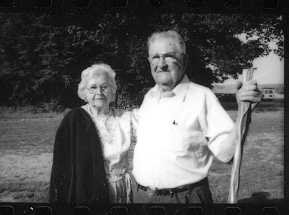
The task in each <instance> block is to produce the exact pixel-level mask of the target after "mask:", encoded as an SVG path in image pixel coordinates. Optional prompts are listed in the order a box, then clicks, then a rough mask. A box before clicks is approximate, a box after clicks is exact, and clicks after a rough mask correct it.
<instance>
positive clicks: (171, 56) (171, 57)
mask: <svg viewBox="0 0 289 215" xmlns="http://www.w3.org/2000/svg"><path fill="white" fill-rule="evenodd" d="M183 55H184V54H182V53H166V54H156V55H153V56H149V57H148V59H149V60H150V61H151V62H153V63H158V62H160V61H161V60H163V61H165V62H173V61H179V60H180V59H181V58H182V57H183Z"/></svg>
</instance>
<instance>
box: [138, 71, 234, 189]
mask: <svg viewBox="0 0 289 215" xmlns="http://www.w3.org/2000/svg"><path fill="white" fill-rule="evenodd" d="M136 115H137V116H136V118H137V121H138V123H137V124H138V125H137V143H136V146H135V150H134V157H133V175H134V177H135V179H136V181H137V182H138V183H139V184H141V185H143V186H148V187H151V188H152V189H154V188H159V189H161V188H174V187H177V186H181V185H185V184H190V183H194V182H198V181H200V180H201V179H203V178H205V177H207V175H208V171H209V168H210V166H211V164H212V161H213V157H214V156H216V157H217V158H218V159H219V160H221V161H224V162H226V161H229V160H230V159H231V158H232V156H233V154H234V149H235V143H234V142H231V143H228V141H224V140H225V139H226V138H227V137H228V135H229V133H230V132H231V131H232V129H233V127H234V123H233V121H232V120H231V118H230V117H229V115H228V114H227V113H226V111H225V110H224V109H223V107H222V106H221V104H220V103H219V101H218V99H217V98H216V96H215V95H214V93H213V92H212V91H211V90H210V89H208V88H206V87H203V86H201V85H198V84H195V83H192V82H191V81H190V80H189V79H188V78H187V76H185V77H184V79H183V80H182V81H181V82H180V83H179V84H178V85H177V86H176V87H175V88H174V89H173V90H172V92H171V93H168V94H167V95H166V96H165V97H164V96H163V95H162V94H161V92H160V90H159V87H158V86H157V85H156V86H155V87H153V88H152V89H151V90H149V92H148V93H147V94H146V95H145V97H144V100H143V103H142V105H141V107H140V109H139V110H138V112H137V113H136Z"/></svg>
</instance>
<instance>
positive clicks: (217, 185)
mask: <svg viewBox="0 0 289 215" xmlns="http://www.w3.org/2000/svg"><path fill="white" fill-rule="evenodd" d="M229 114H230V115H231V116H232V118H233V119H234V118H235V114H236V113H235V111H229ZM62 117H63V114H61V113H60V114H57V113H33V114H32V113H31V112H29V111H28V112H25V111H12V110H2V109H1V110H0V201H2V202H3V201H4V202H6V201H8V202H14V201H15V202H26V201H29V202H47V193H48V182H49V176H50V168H51V159H52V149H53V141H54V135H55V131H56V128H57V126H58V124H59V122H60V120H61V119H62ZM283 119H284V117H283V109H282V108H281V109H277V110H269V111H264V110H262V111H258V109H257V111H256V112H254V113H253V116H252V121H253V122H252V124H251V128H250V132H249V135H248V137H247V144H246V145H245V149H244V157H243V165H242V169H241V183H240V192H239V197H238V199H243V200H244V199H248V198H251V197H254V198H255V197H256V196H257V197H258V196H259V198H268V199H280V198H283V154H284V153H283V152H284V150H283V145H284V138H283V137H284V134H283ZM230 172H231V165H229V164H223V163H220V162H218V161H217V160H215V162H214V164H213V166H212V168H211V171H210V175H209V180H210V186H211V190H212V192H213V198H214V201H215V202H225V201H226V199H227V196H228V188H229V180H230Z"/></svg>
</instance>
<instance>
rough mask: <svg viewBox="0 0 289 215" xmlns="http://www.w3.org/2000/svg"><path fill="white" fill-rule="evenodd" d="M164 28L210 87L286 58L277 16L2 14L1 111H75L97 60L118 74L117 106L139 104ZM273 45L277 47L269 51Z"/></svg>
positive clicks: (194, 75) (194, 72)
mask: <svg viewBox="0 0 289 215" xmlns="http://www.w3.org/2000/svg"><path fill="white" fill-rule="evenodd" d="M165 29H175V30H177V31H179V32H180V33H181V34H182V36H183V37H184V38H185V40H186V44H187V52H188V54H189V59H190V60H189V65H188V75H189V77H190V78H191V79H192V80H194V81H195V82H197V83H201V84H203V85H205V86H208V87H211V84H212V83H213V82H221V81H223V80H224V79H226V78H227V77H228V75H231V76H233V77H236V75H237V74H238V73H241V72H242V69H244V68H249V67H251V66H252V61H253V60H254V59H255V58H256V57H259V56H263V55H267V54H268V53H269V52H270V51H274V52H275V53H277V54H278V55H279V56H280V57H282V56H283V46H282V41H283V36H282V20H281V19H280V17H278V16H275V15H274V16H251V15H240V14H235V15H225V14H222V15H220V14H194V13H183V14H177V13H160V14H146V15H144V14H142V15H141V16H140V15H139V14H137V13H134V14H132V13H129V12H114V11H110V12H109V11H108V12H105V13H101V14H98V15H97V16H95V15H91V14H86V15H81V16H78V15H73V14H70V15H69V14H67V15H62V16H56V15H47V14H35V13H34V14H33V13H0V105H10V106H20V105H35V106H37V105H41V104H43V103H49V104H51V108H52V109H55V108H59V107H74V106H77V105H79V104H81V101H80V100H79V99H78V98H77V94H76V92H77V84H78V82H79V79H80V73H81V71H82V70H84V69H85V68H86V67H88V66H90V65H91V64H93V63H95V62H105V63H108V64H110V65H111V66H112V67H113V69H114V70H115V71H116V73H117V84H118V94H117V100H116V104H117V105H118V106H119V107H127V106H129V105H139V104H140V103H141V101H142V98H143V95H144V93H145V92H146V90H147V89H148V88H149V87H151V86H153V80H152V78H151V75H150V72H149V67H148V62H147V47H146V40H147V37H148V36H149V35H150V34H151V33H152V32H153V31H155V30H165ZM240 33H246V34H247V36H248V37H251V36H255V39H254V40H249V41H248V42H247V43H243V42H241V41H240V40H239V39H238V38H236V35H237V34H240ZM273 40H276V41H277V44H278V47H277V48H275V49H274V50H271V48H270V46H269V45H268V44H269V42H270V41H273ZM208 65H210V66H208Z"/></svg>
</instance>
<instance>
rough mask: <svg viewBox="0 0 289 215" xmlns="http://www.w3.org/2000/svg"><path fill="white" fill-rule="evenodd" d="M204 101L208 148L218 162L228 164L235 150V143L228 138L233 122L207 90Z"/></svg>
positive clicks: (212, 94)
mask: <svg viewBox="0 0 289 215" xmlns="http://www.w3.org/2000/svg"><path fill="white" fill-rule="evenodd" d="M204 101H205V104H204V109H205V112H204V114H205V116H204V119H205V121H206V123H205V124H206V125H207V126H206V131H205V136H206V137H207V138H208V140H209V143H208V147H209V149H210V150H211V152H212V153H213V154H214V155H215V157H217V158H218V159H219V160H220V161H223V162H228V161H229V160H230V159H231V158H232V156H233V155H234V150H235V141H234V140H232V139H229V138H228V137H229V135H230V134H231V132H232V130H233V129H234V122H233V121H232V119H231V118H230V116H229V115H228V113H227V112H226V111H225V110H224V108H223V107H222V105H221V104H220V102H219V100H218V99H217V97H216V96H215V95H214V93H213V92H211V91H210V90H208V92H207V93H206V98H205V100H204Z"/></svg>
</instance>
